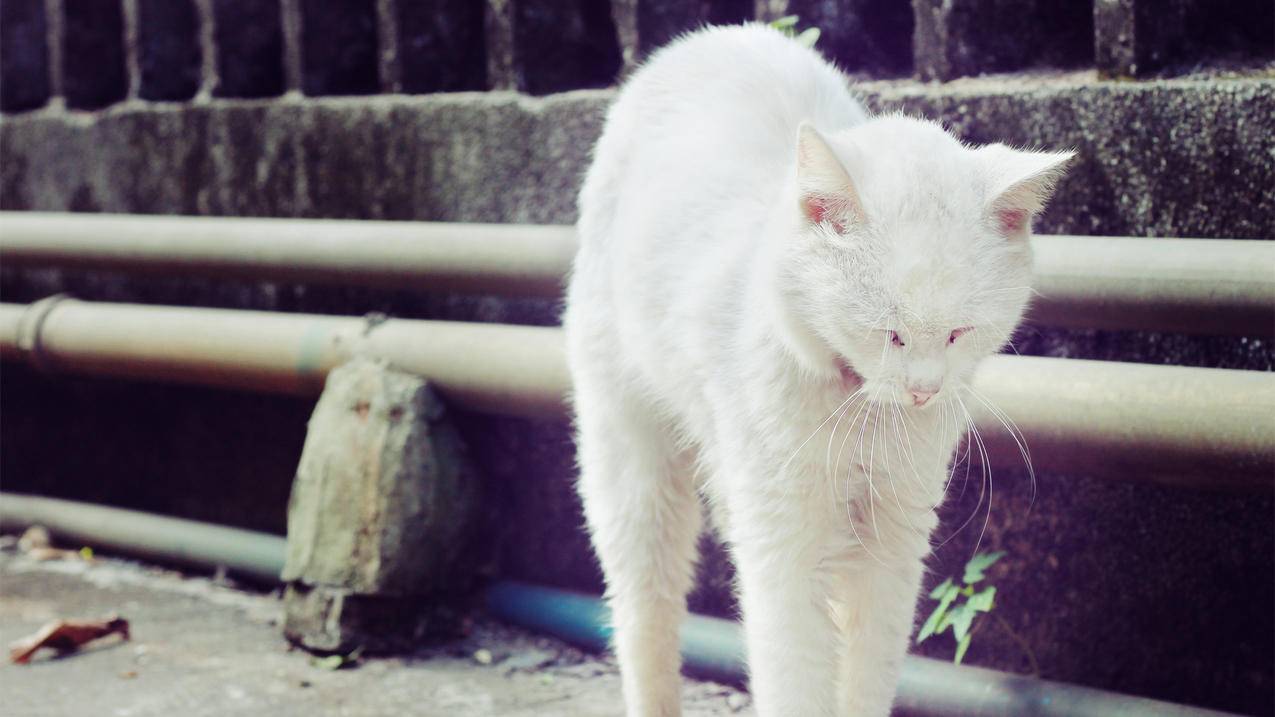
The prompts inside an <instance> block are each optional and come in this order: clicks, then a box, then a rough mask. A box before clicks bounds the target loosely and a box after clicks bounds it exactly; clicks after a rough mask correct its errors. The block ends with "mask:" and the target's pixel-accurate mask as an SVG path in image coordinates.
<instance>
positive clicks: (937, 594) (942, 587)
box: [930, 578, 952, 600]
mask: <svg viewBox="0 0 1275 717" xmlns="http://www.w3.org/2000/svg"><path fill="white" fill-rule="evenodd" d="M950 587H952V579H951V578H948V579H947V580H944V581H943V582H941V583H939V586H938V587H936V588H934V589H933V590H931V591H930V598H931V599H934V600H938V599H939V598H941V597H943V593H945V592H947V589H948V588H950Z"/></svg>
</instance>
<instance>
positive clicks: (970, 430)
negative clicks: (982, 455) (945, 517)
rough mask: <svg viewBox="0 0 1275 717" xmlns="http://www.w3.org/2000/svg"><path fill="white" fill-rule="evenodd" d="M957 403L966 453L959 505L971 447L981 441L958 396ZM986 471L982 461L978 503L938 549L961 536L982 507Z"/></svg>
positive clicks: (971, 457)
mask: <svg viewBox="0 0 1275 717" xmlns="http://www.w3.org/2000/svg"><path fill="white" fill-rule="evenodd" d="M957 402H958V405H959V406H960V408H961V411H962V412H964V414H965V445H966V451H965V458H966V460H965V478H964V480H963V481H962V482H961V492H960V495H958V496H957V498H956V502H958V503H959V502H960V500H961V498H963V497H964V496H965V488H966V486H967V485H968V484H969V477H970V463H971V462H973V458H974V457H973V446H976V445H979V443H978V441H979V440H981V439H978V438H977V435H978V428H977V427H976V426H975V425H974V418H973V417H972V416H970V412H969V409H967V408H966V407H965V403H964V402H963V401H961V400H960V397H959V396H958V397H957ZM953 411H955V406H954V407H953ZM971 438H974V439H975V440H974V441H971V440H970V439H971ZM988 471H989V468H988V466H987V463H986V461H985V460H984V463H983V480H982V482H980V484H979V493H978V503H976V504H975V505H974V510H972V511H970V514H969V517H968V518H966V519H965V521H964V522H962V523H961V524H960V525H959V526H958V527H957V528H956V530H954V531H952V533H951V534H950V535H948V536H947V537H946V538H944V539H943V542H941V543H939V544H938V546H937V547H938V548H941V547H943V546H944V545H947V544H948V543H949V542H951V541H952V539H954V538H955V537H956V536H958V535H960V534H961V531H963V530H965V528H966V527H967V526H968V525H969V524H970V523H971V522H972V521H973V520H974V517H975V516H977V515H978V509H979V508H980V507H981V506H982V505H983V486H984V485H985V484H986V483H987V480H988Z"/></svg>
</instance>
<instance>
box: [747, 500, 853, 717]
mask: <svg viewBox="0 0 1275 717" xmlns="http://www.w3.org/2000/svg"><path fill="white" fill-rule="evenodd" d="M784 502H785V499H784V498H782V497H780V498H777V497H776V496H773V495H771V496H744V495H738V496H736V500H733V501H732V507H731V525H732V531H731V532H732V535H731V542H732V548H733V552H734V557H735V564H736V572H737V574H738V576H739V588H740V607H741V608H742V611H743V621H744V635H745V641H746V646H747V652H748V664H749V673H750V674H749V681H750V687H751V691H752V694H753V700H754V703H755V704H756V706H757V713H758V714H759V715H760V716H761V717H775V716H780V715H783V716H792V717H805V716H806V715H811V716H822V715H833V714H835V709H836V696H835V684H836V656H837V643H838V639H837V637H838V636H837V630H836V625H835V623H834V622H833V621H832V617H831V614H830V612H829V606H828V588H827V585H826V583H824V582H823V581H822V580H821V579H820V576H819V573H818V569H817V568H818V559H819V558H818V554H817V551H816V550H815V542H816V541H814V540H812V539H811V538H812V535H811V529H812V526H811V521H810V517H809V516H807V515H805V513H804V511H802V510H801V509H800V506H799V505H796V504H795V502H793V503H790V504H786V505H785V504H784ZM741 504H746V505H743V506H742V509H741Z"/></svg>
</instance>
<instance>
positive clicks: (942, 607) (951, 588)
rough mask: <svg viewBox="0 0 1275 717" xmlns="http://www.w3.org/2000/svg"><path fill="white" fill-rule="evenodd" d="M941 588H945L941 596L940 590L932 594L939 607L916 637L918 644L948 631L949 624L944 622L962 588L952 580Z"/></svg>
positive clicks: (947, 581) (945, 582)
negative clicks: (931, 636) (949, 608)
mask: <svg viewBox="0 0 1275 717" xmlns="http://www.w3.org/2000/svg"><path fill="white" fill-rule="evenodd" d="M939 587H941V588H943V592H942V593H941V594H940V593H939V591H938V590H935V591H934V592H932V593H930V595H931V596H932V597H936V598H938V601H939V605H938V607H936V608H934V612H933V613H932V614H931V615H930V617H929V619H928V620H926V621H925V624H924V625H922V626H921V632H920V634H918V635H917V637H916V641H917V642H918V643H919V642H921V641H922V640H924V639H925V638H927V637H929V636H930V635H933V634H936V633H940V632H943V631H944V630H946V629H947V622H946V621H945V620H944V618H945V617H946V616H947V608H948V607H949V606H950V605H951V604H952V601H953V600H955V599H956V597H957V595H959V594H960V588H958V587H957V586H955V585H953V584H952V581H951V580H946V581H944V583H943V585H940V586H939Z"/></svg>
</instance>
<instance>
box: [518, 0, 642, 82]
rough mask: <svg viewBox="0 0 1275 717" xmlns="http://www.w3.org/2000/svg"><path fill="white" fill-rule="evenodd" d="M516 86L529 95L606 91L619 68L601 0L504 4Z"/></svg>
mask: <svg viewBox="0 0 1275 717" xmlns="http://www.w3.org/2000/svg"><path fill="white" fill-rule="evenodd" d="M510 1H511V2H512V3H513V8H514V21H513V39H514V58H515V62H516V64H517V66H518V69H519V70H520V72H521V84H520V85H519V88H520V89H522V90H524V91H526V92H529V93H531V94H533V95H544V94H549V93H551V92H562V91H564V90H574V89H579V88H582V87H606V86H607V85H610V84H611V83H612V82H614V81H615V78H616V76H617V74H619V71H620V66H621V62H622V60H621V56H620V45H619V40H618V39H617V37H616V31H615V22H614V21H613V20H612V18H611V4H610V3H609V2H608V1H607V0H571V1H570V2H556V3H547V2H542V1H541V0H510Z"/></svg>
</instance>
